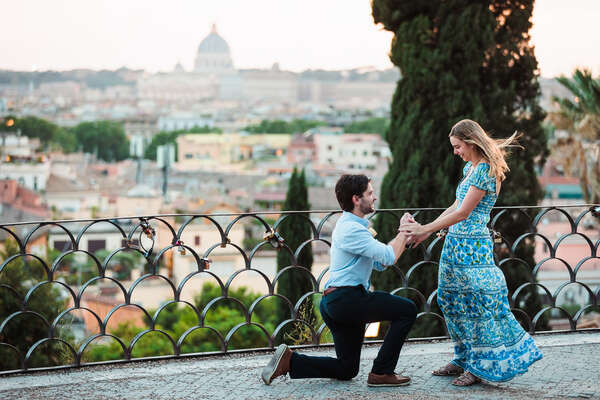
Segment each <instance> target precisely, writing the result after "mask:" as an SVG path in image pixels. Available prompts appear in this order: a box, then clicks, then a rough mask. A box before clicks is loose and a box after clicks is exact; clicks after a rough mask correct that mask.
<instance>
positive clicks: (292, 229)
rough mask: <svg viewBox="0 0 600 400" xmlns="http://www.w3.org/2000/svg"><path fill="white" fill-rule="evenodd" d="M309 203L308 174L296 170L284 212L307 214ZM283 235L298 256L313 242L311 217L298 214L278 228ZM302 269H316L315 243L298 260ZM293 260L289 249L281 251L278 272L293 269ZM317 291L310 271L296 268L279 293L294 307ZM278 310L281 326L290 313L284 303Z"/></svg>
mask: <svg viewBox="0 0 600 400" xmlns="http://www.w3.org/2000/svg"><path fill="white" fill-rule="evenodd" d="M309 209H310V204H309V203H308V188H307V186H306V177H305V175H304V170H302V172H300V173H298V171H297V169H296V168H294V172H293V173H292V176H291V178H290V181H289V186H288V191H287V195H286V197H285V203H284V205H283V211H304V210H309ZM277 231H278V233H279V235H280V236H281V237H282V238H283V239H284V243H285V244H286V245H287V246H288V247H289V248H290V249H291V251H293V252H296V251H297V249H298V248H299V247H300V245H301V244H302V243H304V242H306V241H307V240H310V239H311V238H312V231H311V228H310V223H309V215H308V214H306V213H298V214H291V215H288V216H287V217H286V218H285V220H283V221H282V222H281V224H280V225H279V227H278V230H277ZM297 261H298V266H301V267H304V268H307V269H308V270H309V271H310V270H311V268H312V263H313V255H312V246H311V243H309V244H307V245H306V246H305V247H304V248H303V250H302V251H301V252H300V254H299V256H298V259H297ZM293 264H294V263H293V260H292V258H291V257H290V254H289V252H288V251H287V250H286V249H283V248H282V249H279V251H278V252H277V271H278V272H279V271H281V270H282V269H284V268H286V267H289V266H291V265H293ZM312 290H313V287H312V284H311V282H310V279H309V277H308V273H307V272H306V271H302V270H299V269H297V268H293V269H291V270H288V271H286V272H284V273H283V275H281V277H280V278H279V280H278V282H277V293H279V294H281V295H283V296H285V297H287V298H288V299H289V300H290V301H291V302H292V304H293V305H295V304H296V302H297V301H298V300H299V299H300V297H301V296H302V295H304V294H305V293H307V292H310V291H312ZM279 304H280V307H278V309H277V316H278V318H277V320H278V321H279V322H281V321H283V320H285V319H288V318H290V310H289V308H288V307H287V306H285V305H284V304H283V303H279ZM309 304H310V306H309V309H311V308H312V302H310V303H309ZM305 314H306V315H305V318H307V319H308V318H312V313H310V312H308V313H305Z"/></svg>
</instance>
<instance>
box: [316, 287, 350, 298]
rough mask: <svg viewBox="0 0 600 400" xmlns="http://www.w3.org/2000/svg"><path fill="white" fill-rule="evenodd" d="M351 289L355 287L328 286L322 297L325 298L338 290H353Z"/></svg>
mask: <svg viewBox="0 0 600 400" xmlns="http://www.w3.org/2000/svg"><path fill="white" fill-rule="evenodd" d="M353 287H356V286H330V287H328V288H327V289H325V290H324V291H323V296H327V295H328V294H329V293H332V292H335V291H336V290H338V289H342V288H353Z"/></svg>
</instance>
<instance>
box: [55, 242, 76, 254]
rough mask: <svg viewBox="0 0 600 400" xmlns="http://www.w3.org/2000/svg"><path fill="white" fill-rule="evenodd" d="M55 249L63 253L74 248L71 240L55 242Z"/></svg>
mask: <svg viewBox="0 0 600 400" xmlns="http://www.w3.org/2000/svg"><path fill="white" fill-rule="evenodd" d="M53 247H54V248H55V249H56V250H58V251H61V252H63V251H67V250H71V249H72V248H73V246H72V245H71V241H70V240H55V241H54V244H53Z"/></svg>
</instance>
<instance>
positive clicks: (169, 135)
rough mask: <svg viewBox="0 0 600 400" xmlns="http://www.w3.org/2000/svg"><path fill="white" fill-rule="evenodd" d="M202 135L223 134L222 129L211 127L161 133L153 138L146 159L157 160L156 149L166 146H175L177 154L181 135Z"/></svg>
mask: <svg viewBox="0 0 600 400" xmlns="http://www.w3.org/2000/svg"><path fill="white" fill-rule="evenodd" d="M184 133H185V134H196V133H197V134H202V133H223V131H222V130H221V129H220V128H211V127H210V126H196V127H193V128H191V129H179V130H175V131H169V132H167V131H161V132H159V133H157V134H156V135H154V137H152V141H151V142H150V144H149V145H148V147H146V150H145V151H144V158H145V159H147V160H156V149H157V148H158V146H162V145H165V144H173V145H175V154H177V137H178V136H179V135H181V134H184Z"/></svg>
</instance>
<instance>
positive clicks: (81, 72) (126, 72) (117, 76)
mask: <svg viewBox="0 0 600 400" xmlns="http://www.w3.org/2000/svg"><path fill="white" fill-rule="evenodd" d="M141 73H143V71H142V70H131V69H127V68H120V69H118V70H116V71H110V70H100V71H95V70H91V69H75V70H71V71H39V72H37V71H36V72H24V71H8V70H0V85H16V86H25V85H29V83H30V82H33V85H34V87H38V86H39V85H40V84H41V83H50V82H65V81H76V82H82V83H85V85H86V86H87V87H89V88H94V89H104V88H106V87H109V86H115V85H134V84H135V79H136V77H137V76H138V75H139V74H141Z"/></svg>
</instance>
